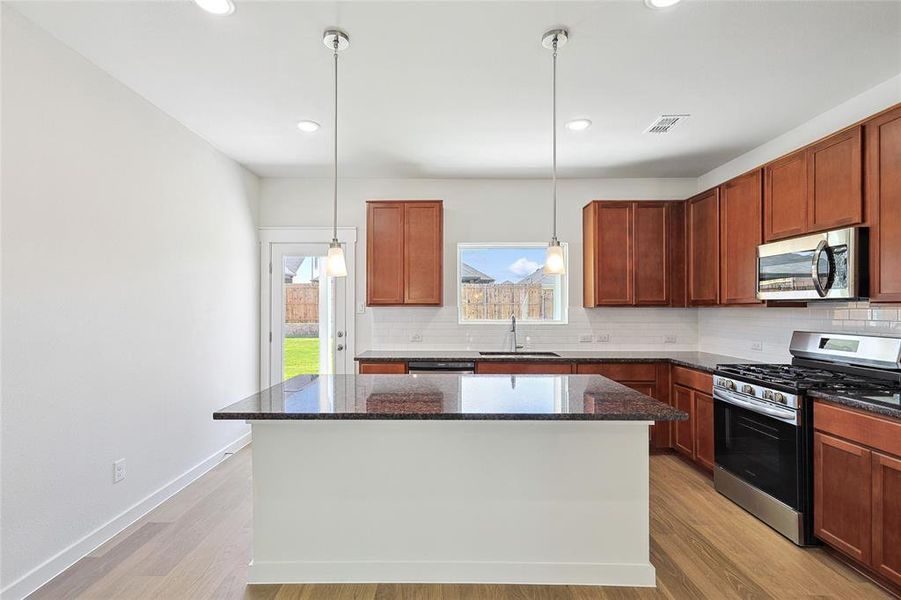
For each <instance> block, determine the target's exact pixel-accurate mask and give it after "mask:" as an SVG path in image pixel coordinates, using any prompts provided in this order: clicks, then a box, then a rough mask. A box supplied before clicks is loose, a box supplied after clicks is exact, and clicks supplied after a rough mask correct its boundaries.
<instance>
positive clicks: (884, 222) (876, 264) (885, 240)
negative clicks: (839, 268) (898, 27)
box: [864, 107, 901, 302]
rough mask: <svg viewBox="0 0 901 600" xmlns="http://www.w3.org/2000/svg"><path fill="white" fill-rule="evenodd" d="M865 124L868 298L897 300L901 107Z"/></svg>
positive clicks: (900, 281) (900, 295)
mask: <svg viewBox="0 0 901 600" xmlns="http://www.w3.org/2000/svg"><path fill="white" fill-rule="evenodd" d="M865 127H866V132H865V133H866V134H865V136H864V137H865V138H866V141H867V142H866V143H867V148H866V157H867V159H866V160H867V164H866V182H867V185H866V189H867V206H868V211H867V212H868V217H869V221H870V299H871V300H874V301H877V302H901V107H897V108H895V109H893V110H890V111H888V112H886V113H883V114H881V115H879V116H877V117H875V118H874V119H872V120H870V121H869V122H868V123H867V124H866V126H865Z"/></svg>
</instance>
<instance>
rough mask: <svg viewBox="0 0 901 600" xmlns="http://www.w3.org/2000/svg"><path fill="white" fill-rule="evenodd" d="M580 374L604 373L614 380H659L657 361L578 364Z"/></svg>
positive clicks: (577, 368) (577, 369)
mask: <svg viewBox="0 0 901 600" xmlns="http://www.w3.org/2000/svg"><path fill="white" fill-rule="evenodd" d="M576 373H578V374H579V375H602V376H604V377H607V378H609V379H612V380H614V381H657V365H656V364H655V363H594V364H591V363H588V364H578V365H576Z"/></svg>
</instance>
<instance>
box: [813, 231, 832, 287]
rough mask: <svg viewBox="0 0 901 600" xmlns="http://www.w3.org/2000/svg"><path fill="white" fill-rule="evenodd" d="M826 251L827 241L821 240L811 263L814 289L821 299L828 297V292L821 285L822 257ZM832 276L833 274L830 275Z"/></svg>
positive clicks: (830, 267) (830, 266)
mask: <svg viewBox="0 0 901 600" xmlns="http://www.w3.org/2000/svg"><path fill="white" fill-rule="evenodd" d="M825 250H826V240H820V243H819V244H817V249H816V250H814V251H813V259H812V260H811V262H810V276H811V277H812V278H813V288H814V289H815V290H816V292H817V294H818V295H819V296H820V298H825V297H826V290H825V289H824V288H823V285H822V284H821V283H820V269H819V267H820V256H822V254H823V251H825ZM829 269H830V270H831V269H832V265H831V264H830V265H829ZM830 275H831V273H830Z"/></svg>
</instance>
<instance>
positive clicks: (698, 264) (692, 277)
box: [686, 188, 720, 306]
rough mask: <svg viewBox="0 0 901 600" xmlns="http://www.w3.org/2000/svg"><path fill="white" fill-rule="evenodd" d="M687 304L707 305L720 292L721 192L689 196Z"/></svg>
mask: <svg viewBox="0 0 901 600" xmlns="http://www.w3.org/2000/svg"><path fill="white" fill-rule="evenodd" d="M687 202H688V206H687V209H686V211H687V212H686V227H687V230H688V247H687V258H686V259H687V262H688V304H689V305H691V306H710V305H715V304H717V303H718V302H719V291H720V260H719V259H720V226H719V222H720V192H719V188H715V189H712V190H708V191H706V192H704V193H702V194H698V195H697V196H695V197H693V198H689V199H688V201H687Z"/></svg>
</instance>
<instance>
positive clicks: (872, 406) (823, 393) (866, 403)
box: [807, 389, 901, 419]
mask: <svg viewBox="0 0 901 600" xmlns="http://www.w3.org/2000/svg"><path fill="white" fill-rule="evenodd" d="M807 395H808V396H810V397H811V398H813V399H814V400H825V401H826V402H832V403H834V404H841V405H842V406H847V407H848V408H856V409H858V410H862V411H866V412H869V413H873V414H875V415H882V416H883V417H892V418H894V419H901V404H899V398H898V394H895V397H894V403H893V404H885V403H881V402H874V401H873V400H872V399H870V398H868V396H873V397H876V398H878V397H880V396H879V395H874V394H872V393H867V392H860V393H856V394H855V393H853V392H842V393H840V394H839V393H834V392H831V391H829V390H828V389H821V390H809V391H808V392H807Z"/></svg>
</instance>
